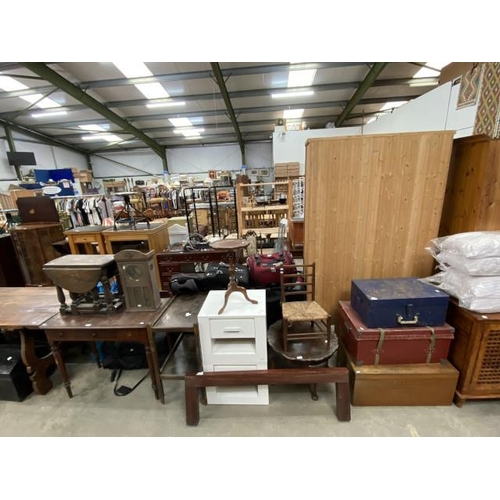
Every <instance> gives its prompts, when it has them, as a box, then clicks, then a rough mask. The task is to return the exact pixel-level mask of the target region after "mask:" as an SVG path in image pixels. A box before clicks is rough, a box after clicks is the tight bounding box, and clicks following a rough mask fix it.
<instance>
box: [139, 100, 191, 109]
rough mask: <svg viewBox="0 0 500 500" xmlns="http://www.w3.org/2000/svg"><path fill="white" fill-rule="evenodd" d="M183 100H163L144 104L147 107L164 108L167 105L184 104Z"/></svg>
mask: <svg viewBox="0 0 500 500" xmlns="http://www.w3.org/2000/svg"><path fill="white" fill-rule="evenodd" d="M185 105H186V102H185V101H165V102H152V103H150V104H146V106H147V107H148V108H165V107H167V106H185Z"/></svg>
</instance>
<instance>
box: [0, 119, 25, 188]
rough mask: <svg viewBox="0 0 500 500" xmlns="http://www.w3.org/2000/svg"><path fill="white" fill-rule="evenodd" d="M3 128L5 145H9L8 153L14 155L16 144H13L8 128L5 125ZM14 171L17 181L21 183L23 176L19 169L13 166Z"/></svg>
mask: <svg viewBox="0 0 500 500" xmlns="http://www.w3.org/2000/svg"><path fill="white" fill-rule="evenodd" d="M3 128H4V130H5V137H6V138H7V144H8V145H9V151H10V152H11V153H15V152H16V143H15V142H14V137H12V131H11V130H10V127H9V126H8V125H7V124H5V125H4V127H3ZM14 169H15V171H16V177H17V180H19V181H22V180H23V174H22V172H21V167H19V166H17V165H14Z"/></svg>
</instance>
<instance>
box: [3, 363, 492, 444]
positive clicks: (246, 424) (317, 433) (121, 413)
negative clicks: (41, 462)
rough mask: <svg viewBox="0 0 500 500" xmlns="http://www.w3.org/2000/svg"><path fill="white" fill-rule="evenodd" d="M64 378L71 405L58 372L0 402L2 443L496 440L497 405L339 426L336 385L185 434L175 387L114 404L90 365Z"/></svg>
mask: <svg viewBox="0 0 500 500" xmlns="http://www.w3.org/2000/svg"><path fill="white" fill-rule="evenodd" d="M68 370H69V375H70V378H71V382H72V389H73V394H74V397H73V398H72V399H69V398H68V396H67V394H66V391H65V389H64V387H63V386H62V384H61V379H60V377H59V374H58V373H57V372H56V373H54V374H53V375H52V377H51V379H52V381H53V382H54V388H53V389H52V390H51V391H50V392H49V393H48V394H46V395H45V396H39V395H36V394H31V395H30V396H29V397H28V398H27V399H25V400H24V401H23V402H9V401H0V436H31V437H35V436H54V437H55V436H68V437H73V436H97V437H103V436H121V437H128V436H153V437H171V436H172V437H173V436H183V437H184V436H186V437H187V436H191V437H205V436H207V437H208V436H212V437H223V436H233V437H244V436H261V437H273V436H288V437H299V436H305V437H307V436H310V437H329V436H339V437H340V436H342V437H370V436H379V437H387V436H398V437H418V436H422V437H442V436H456V437H461V436H477V437H483V436H484V437H498V436H500V400H489V401H488V400H485V401H468V402H467V403H466V404H465V405H464V406H463V407H462V408H457V407H456V406H455V405H451V406H446V407H352V408H351V417H352V419H351V422H339V421H338V420H337V418H336V417H335V413H334V411H335V387H334V385H323V386H318V394H319V399H318V401H313V400H312V399H311V397H310V393H309V390H308V388H307V387H306V386H271V387H270V388H269V399H270V404H269V405H268V406H236V405H233V406H227V405H208V406H203V405H200V423H199V425H198V426H197V427H188V426H187V425H186V421H185V412H184V386H183V382H181V381H178V380H166V381H164V382H163V383H164V388H165V395H166V401H167V404H165V405H162V404H161V403H160V402H158V401H156V400H155V399H154V395H153V392H152V390H151V387H150V384H149V378H148V379H146V380H145V381H144V382H143V383H142V384H141V385H140V386H139V387H138V388H137V389H136V390H135V391H134V392H132V393H131V394H129V395H127V396H124V397H118V396H115V395H114V394H113V387H114V384H113V383H111V382H110V371H109V370H103V369H98V368H97V367H96V365H95V364H94V363H91V362H90V361H89V362H73V363H68ZM144 373H146V370H136V371H128V372H124V374H123V375H122V378H121V379H120V382H121V383H124V384H125V385H129V386H132V385H133V384H134V383H135V382H137V381H138V380H139V379H140V377H141V375H142V374H144Z"/></svg>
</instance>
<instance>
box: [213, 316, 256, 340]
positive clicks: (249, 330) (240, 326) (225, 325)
mask: <svg viewBox="0 0 500 500" xmlns="http://www.w3.org/2000/svg"><path fill="white" fill-rule="evenodd" d="M210 337H211V338H213V339H238V338H241V339H245V338H255V321H254V320H253V319H249V318H244V319H211V320H210Z"/></svg>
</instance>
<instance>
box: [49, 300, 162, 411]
mask: <svg viewBox="0 0 500 500" xmlns="http://www.w3.org/2000/svg"><path fill="white" fill-rule="evenodd" d="M169 301H170V299H161V304H160V307H159V308H158V309H157V310H156V311H127V309H120V310H118V311H117V312H115V313H113V314H105V313H101V314H99V313H91V314H65V315H62V314H57V315H55V316H53V317H52V318H50V319H49V320H47V321H46V322H44V323H43V324H42V325H41V328H43V329H44V330H45V335H46V336H47V340H48V341H49V344H50V347H51V348H52V352H53V354H54V357H55V360H56V363H57V367H58V369H59V371H60V373H61V378H62V380H63V384H64V387H65V388H66V391H67V393H68V396H69V397H70V398H71V397H73V393H72V391H71V384H70V381H69V377H68V372H67V370H66V365H65V364H64V359H63V357H62V355H61V350H60V344H61V342H75V341H84V342H95V341H98V340H102V341H111V342H113V341H122V342H137V343H140V344H144V347H145V350H146V358H147V361H148V368H149V374H150V376H151V385H152V388H153V391H154V393H155V397H156V399H160V400H161V402H162V403H163V404H164V403H165V397H164V393H163V386H162V384H161V380H160V369H159V362H158V353H157V351H156V343H155V341H154V338H153V335H154V333H153V331H152V329H151V326H152V325H153V324H154V323H155V322H156V321H157V320H158V319H159V318H160V317H161V315H162V314H163V313H164V311H165V309H166V307H167V306H168V303H169Z"/></svg>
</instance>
